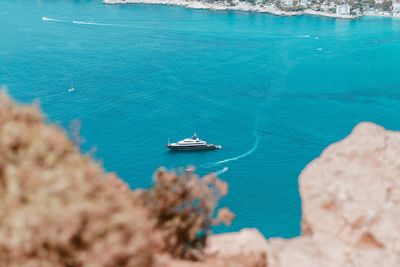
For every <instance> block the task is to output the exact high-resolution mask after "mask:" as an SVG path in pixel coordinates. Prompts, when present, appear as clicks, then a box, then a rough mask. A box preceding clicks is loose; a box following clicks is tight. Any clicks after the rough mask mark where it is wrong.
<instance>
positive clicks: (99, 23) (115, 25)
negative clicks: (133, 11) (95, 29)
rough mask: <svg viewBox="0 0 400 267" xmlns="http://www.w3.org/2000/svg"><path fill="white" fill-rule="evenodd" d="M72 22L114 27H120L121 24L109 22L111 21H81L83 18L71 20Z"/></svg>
mask: <svg viewBox="0 0 400 267" xmlns="http://www.w3.org/2000/svg"><path fill="white" fill-rule="evenodd" d="M72 23H74V24H83V25H94V26H114V27H122V26H121V25H117V24H111V23H101V22H94V21H83V20H75V19H74V20H73V21H72Z"/></svg>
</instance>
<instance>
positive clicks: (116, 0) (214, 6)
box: [103, 0, 360, 19]
mask: <svg viewBox="0 0 400 267" xmlns="http://www.w3.org/2000/svg"><path fill="white" fill-rule="evenodd" d="M103 2H104V3H105V4H151V5H172V6H183V7H186V8H193V9H210V10H234V11H247V12H258V13H268V14H272V15H276V16H298V15H314V16H323V17H330V18H341V19H356V18H359V17H360V16H358V15H340V14H335V13H326V12H320V11H314V10H311V9H306V10H303V11H284V10H281V9H279V8H278V7H277V6H276V5H272V4H271V5H260V4H255V5H252V4H249V3H245V2H239V3H237V4H236V5H228V4H225V3H206V2H202V1H185V0H104V1H103Z"/></svg>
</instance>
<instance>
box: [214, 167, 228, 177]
mask: <svg viewBox="0 0 400 267" xmlns="http://www.w3.org/2000/svg"><path fill="white" fill-rule="evenodd" d="M227 171H229V168H228V167H223V168H222V169H221V170H218V171H216V172H215V175H217V176H219V175H221V174H223V173H226V172H227Z"/></svg>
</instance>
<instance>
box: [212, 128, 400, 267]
mask: <svg viewBox="0 0 400 267" xmlns="http://www.w3.org/2000/svg"><path fill="white" fill-rule="evenodd" d="M300 193H301V197H302V210H303V220H302V232H303V233H302V235H301V236H300V237H298V238H294V239H290V240H283V239H271V240H269V241H263V240H262V238H261V237H260V236H259V234H258V233H257V232H255V231H245V232H240V233H237V234H223V235H216V236H214V237H212V238H211V239H210V241H209V249H208V252H209V253H210V255H213V256H215V255H219V256H221V257H225V256H232V255H236V256H237V255H244V254H249V253H255V254H258V255H261V254H264V255H265V258H266V260H265V264H266V266H268V267H291V266H296V267H314V266H315V267H325V266H327V267H328V266H329V267H330V266H332V267H337V266H341V267H347V266H348V267H350V266H351V267H353V266H354V267H368V266H371V267H376V266H387V267H389V266H390V267H396V266H400V205H399V204H400V133H398V132H392V131H387V130H385V129H383V128H382V127H380V126H377V125H375V124H372V123H361V124H359V125H358V126H357V127H356V128H355V129H354V130H353V132H352V134H351V135H350V136H349V137H347V138H345V139H344V140H343V141H340V142H338V143H336V144H333V145H331V146H329V147H328V148H327V149H326V150H325V151H324V152H323V153H322V155H321V156H320V157H319V158H317V159H316V160H314V161H313V162H311V163H310V164H309V165H308V166H307V167H306V168H305V170H304V171H303V172H302V173H301V175H300ZM250 240H252V241H250ZM254 244H257V245H254Z"/></svg>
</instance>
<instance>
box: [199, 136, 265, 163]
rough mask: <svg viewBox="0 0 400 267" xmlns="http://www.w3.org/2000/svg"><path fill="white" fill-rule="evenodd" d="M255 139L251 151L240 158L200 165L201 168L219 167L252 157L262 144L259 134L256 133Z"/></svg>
mask: <svg viewBox="0 0 400 267" xmlns="http://www.w3.org/2000/svg"><path fill="white" fill-rule="evenodd" d="M254 137H255V140H254V144H253V146H252V147H251V149H250V150H249V151H247V152H246V153H243V154H241V155H239V156H236V157H233V158H228V159H224V160H220V161H217V162H211V163H205V164H203V165H200V167H203V168H210V167H214V166H218V165H220V164H223V163H227V162H231V161H235V160H238V159H242V158H245V157H248V156H250V155H251V154H253V152H254V151H256V149H257V148H258V144H259V143H260V137H259V136H258V134H257V132H254Z"/></svg>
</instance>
